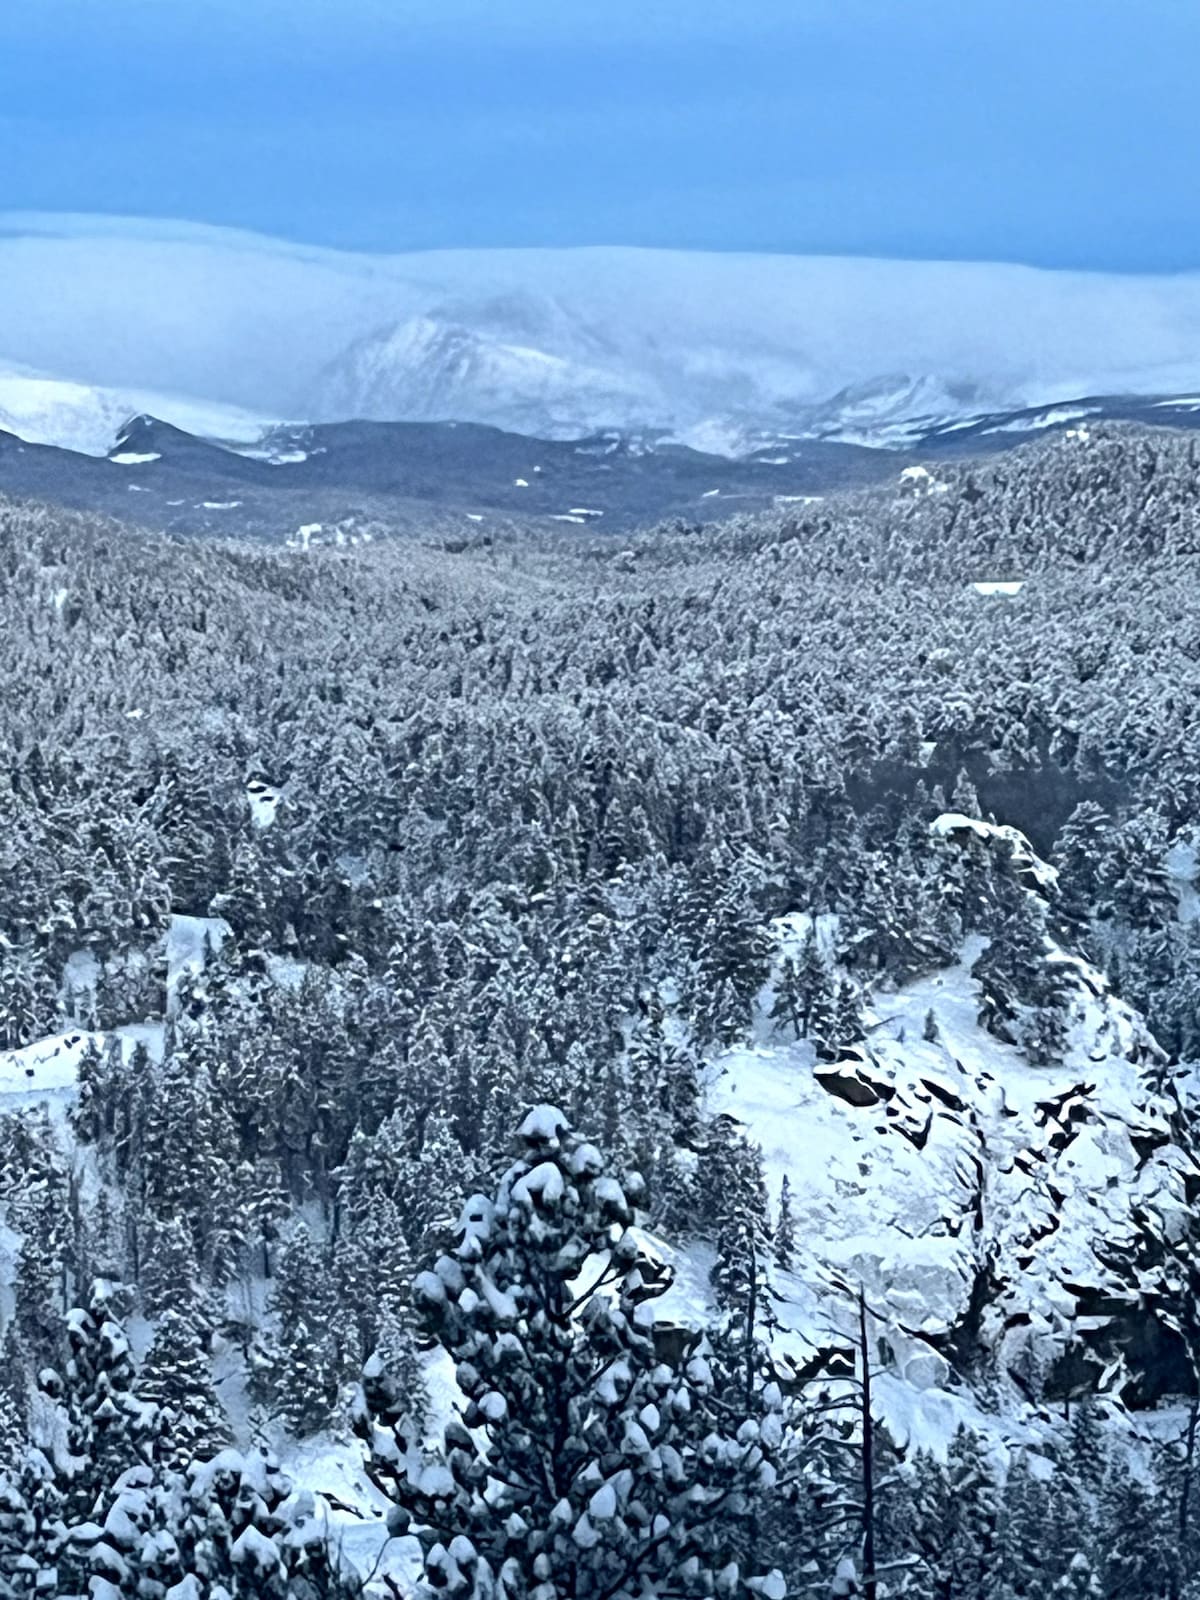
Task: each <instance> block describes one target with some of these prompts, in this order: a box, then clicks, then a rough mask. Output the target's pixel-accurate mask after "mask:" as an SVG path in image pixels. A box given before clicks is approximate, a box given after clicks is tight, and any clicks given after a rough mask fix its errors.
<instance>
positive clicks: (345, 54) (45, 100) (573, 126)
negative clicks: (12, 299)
mask: <svg viewBox="0 0 1200 1600" xmlns="http://www.w3.org/2000/svg"><path fill="white" fill-rule="evenodd" d="M1198 63H1200V6H1198V5H1196V4H1195V3H1194V0H741V3H738V4H734V3H732V0H691V3H690V4H683V3H681V0H636V3H634V0H604V3H603V4H598V3H595V0H486V3H485V0H286V3H285V0H104V3H100V0H26V3H17V0H10V3H8V4H6V5H4V6H3V7H2V8H0V211H2V210H55V211H61V210H70V211H105V212H112V213H129V214H135V215H143V216H172V217H183V218H187V219H190V220H197V221H204V222H215V223H227V224H233V225H237V226H242V227H251V228H257V229H260V230H262V231H264V232H269V233H278V234H281V235H284V236H286V237H290V238H293V239H300V240H306V241H311V242H314V243H321V244H333V245H342V246H348V247H358V248H366V249H410V248H423V247H429V246H442V245H526V244H529V245H541V244H584V243H604V244H610V243H620V244H644V245H673V246H682V247H700V248H710V249H748V250H776V251H816V252H827V253H828V252H852V253H858V254H872V255H908V256H944V257H973V258H998V259H1007V260H1017V261H1028V262H1033V263H1036V264H1039V265H1065V266H1082V267H1099V268H1115V269H1121V270H1143V269H1145V270H1150V269H1154V270H1158V269H1166V270H1174V269H1178V268H1185V267H1196V266H1200V205H1198V203H1197V170H1198V164H1197V156H1198V155H1200V110H1197V109H1195V103H1194V81H1193V80H1194V75H1195V72H1196V68H1197V64H1198Z"/></svg>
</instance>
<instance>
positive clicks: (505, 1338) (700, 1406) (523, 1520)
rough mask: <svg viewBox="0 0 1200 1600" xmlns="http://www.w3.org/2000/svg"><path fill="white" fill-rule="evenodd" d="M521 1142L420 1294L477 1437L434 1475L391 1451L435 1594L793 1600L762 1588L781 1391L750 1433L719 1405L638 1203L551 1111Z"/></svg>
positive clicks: (765, 1403) (450, 1446) (761, 1401)
mask: <svg viewBox="0 0 1200 1600" xmlns="http://www.w3.org/2000/svg"><path fill="white" fill-rule="evenodd" d="M520 1139H521V1142H522V1146H523V1154H522V1156H521V1158H520V1159H519V1160H518V1161H517V1162H516V1163H515V1164H514V1165H513V1166H512V1167H510V1168H509V1170H508V1172H507V1173H505V1175H504V1177H503V1179H502V1180H501V1182H500V1186H499V1188H498V1189H497V1191H496V1195H495V1198H494V1199H487V1198H485V1197H484V1196H482V1195H479V1196H476V1197H474V1198H473V1199H472V1200H470V1201H469V1202H468V1204H467V1206H466V1208H465V1210H464V1212H463V1216H462V1220H461V1224H460V1232H459V1238H458V1242H457V1244H456V1246H455V1248H454V1249H453V1251H452V1252H451V1253H449V1254H446V1255H443V1256H442V1257H440V1258H439V1260H438V1261H437V1263H436V1265H435V1267H434V1268H433V1270H431V1271H427V1272H424V1273H421V1274H420V1275H419V1276H418V1277H417V1279H416V1281H415V1283H414V1286H413V1293H414V1298H415V1300H416V1302H417V1304H418V1306H419V1307H420V1308H422V1309H423V1311H424V1312H425V1314H426V1316H427V1318H428V1321H429V1324H430V1326H431V1328H432V1330H433V1331H434V1333H435V1334H436V1336H437V1338H438V1340H439V1341H440V1342H441V1344H442V1345H443V1347H444V1348H445V1350H446V1351H447V1352H448V1354H449V1355H450V1357H451V1358H452V1360H453V1361H454V1364H455V1370H456V1375H457V1379H458V1383H459V1385H460V1387H461V1389H462V1391H463V1393H464V1394H465V1396H466V1399H467V1405H466V1409H465V1411H464V1413H463V1416H462V1421H461V1422H459V1421H454V1422H451V1423H450V1424H448V1426H447V1427H446V1430H445V1435H444V1440H443V1445H442V1449H441V1451H440V1452H439V1457H438V1458H437V1459H434V1460H430V1459H428V1458H426V1459H422V1458H421V1456H420V1454H419V1452H418V1451H417V1450H416V1448H415V1446H414V1442H413V1439H412V1437H411V1436H410V1437H407V1438H406V1437H404V1435H403V1433H399V1434H397V1432H396V1431H395V1430H393V1431H392V1433H391V1434H390V1435H388V1434H385V1431H384V1430H383V1429H382V1428H380V1429H377V1431H376V1435H375V1445H376V1451H375V1460H374V1466H375V1472H376V1476H377V1479H378V1481H380V1482H385V1483H387V1484H388V1485H389V1487H390V1490H391V1492H392V1494H393V1495H394V1497H395V1501H396V1506H395V1511H394V1513H393V1518H392V1524H393V1527H394V1529H395V1530H396V1531H401V1530H406V1529H409V1528H412V1529H413V1531H415V1532H416V1533H417V1535H418V1536H419V1538H420V1541H421V1545H422V1549H423V1553H424V1590H425V1592H426V1593H439V1594H447V1595H455V1596H458V1595H461V1596H470V1597H472V1600H491V1597H493V1596H495V1597H499V1596H505V1597H507V1596H512V1597H514V1600H515V1597H516V1596H518V1595H519V1596H522V1597H524V1596H529V1597H531V1600H554V1597H555V1596H556V1595H572V1596H574V1597H575V1600H588V1597H592V1600H626V1597H633V1596H638V1595H642V1594H645V1593H649V1592H657V1593H662V1594H666V1593H671V1594H675V1595H696V1596H707V1595H714V1594H716V1595H721V1596H728V1597H731V1600H732V1597H734V1596H737V1595H741V1594H745V1593H747V1592H748V1591H749V1592H763V1593H765V1594H767V1595H768V1596H771V1597H774V1600H778V1597H781V1596H782V1593H783V1585H782V1580H781V1579H780V1578H779V1576H778V1574H777V1573H771V1574H767V1575H765V1576H764V1575H760V1574H757V1573H756V1572H755V1571H754V1570H753V1565H752V1564H750V1566H749V1570H747V1557H751V1558H752V1551H753V1545H754V1541H755V1537H756V1528H757V1523H758V1519H759V1518H760V1516H761V1514H762V1512H763V1509H764V1506H765V1502H766V1499H767V1497H768V1496H769V1494H770V1491H771V1490H772V1488H773V1487H774V1485H775V1482H776V1476H777V1472H776V1464H775V1459H774V1457H775V1455H776V1453H777V1451H778V1449H779V1448H780V1444H781V1438H782V1424H781V1419H780V1405H781V1401H780V1397H779V1395H778V1392H777V1391H775V1390H773V1389H772V1390H770V1391H768V1392H767V1393H766V1394H764V1395H760V1396H758V1397H756V1404H757V1415H756V1416H754V1417H748V1416H747V1415H746V1414H745V1411H744V1410H743V1411H742V1412H741V1413H740V1414H738V1412H737V1411H736V1409H735V1408H733V1407H730V1406H729V1405H728V1404H727V1403H726V1402H725V1401H724V1400H723V1399H722V1398H721V1397H719V1396H718V1395H717V1394H716V1393H715V1392H714V1379H713V1375H712V1370H711V1368H710V1365H709V1363H708V1361H707V1360H706V1359H705V1357H704V1355H703V1354H702V1353H701V1352H700V1350H699V1349H698V1348H696V1347H694V1348H693V1350H692V1352H691V1353H690V1355H687V1356H685V1357H684V1358H683V1359H682V1361H681V1363H680V1364H678V1365H673V1364H670V1363H668V1362H666V1361H664V1360H662V1359H661V1358H660V1356H659V1355H658V1354H657V1352H656V1349H655V1341H654V1313H653V1309H652V1306H651V1304H650V1301H651V1300H652V1299H653V1298H654V1297H655V1296H656V1295H657V1294H660V1293H661V1292H662V1291H663V1289H664V1288H665V1287H666V1282H665V1280H664V1279H663V1278H662V1277H661V1275H656V1273H655V1271H654V1269H653V1268H652V1266H651V1264H650V1263H649V1261H648V1260H647V1259H646V1257H645V1256H643V1255H642V1253H641V1251H640V1249H639V1246H638V1242H637V1238H636V1236H635V1234H634V1233H633V1232H632V1231H631V1226H630V1225H631V1223H632V1211H631V1209H630V1204H629V1200H628V1198H627V1189H626V1188H624V1187H622V1185H621V1184H620V1183H619V1182H618V1181H617V1180H616V1179H615V1178H614V1177H612V1176H610V1175H609V1174H607V1173H606V1171H605V1167H604V1162H603V1159H602V1158H601V1156H600V1153H599V1151H598V1150H596V1149H595V1147H594V1146H592V1145H590V1144H586V1143H584V1142H582V1141H581V1140H579V1139H577V1138H575V1137H574V1136H573V1135H572V1134H571V1132H570V1130H569V1128H568V1126H567V1123H566V1119H565V1118H564V1117H563V1115H562V1113H561V1112H560V1111H558V1110H557V1109H556V1108H554V1107H552V1106H547V1105H542V1106H538V1107H537V1108H535V1110H533V1111H532V1112H530V1114H529V1115H528V1116H527V1117H526V1119H525V1121H524V1123H523V1124H522V1126H521V1131H520ZM627 1188H628V1190H629V1192H634V1193H636V1188H635V1186H634V1183H633V1182H632V1181H631V1182H630V1184H629V1185H627ZM410 1432H411V1430H410Z"/></svg>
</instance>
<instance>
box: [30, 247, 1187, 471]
mask: <svg viewBox="0 0 1200 1600" xmlns="http://www.w3.org/2000/svg"><path fill="white" fill-rule="evenodd" d="M0 276H2V278H3V282H4V284H5V296H4V300H3V304H0V358H2V359H3V363H4V364H5V365H6V366H7V367H8V369H9V370H10V371H15V370H20V369H27V370H28V371H31V372H34V373H42V374H46V373H49V374H55V375H58V376H59V377H60V378H61V379H63V380H66V379H70V380H71V381H72V382H73V383H79V384H84V385H88V386H91V387H96V388H98V389H101V390H104V391H114V392H115V393H117V394H125V393H129V392H132V393H138V392H142V393H144V392H145V391H152V392H154V393H167V394H174V395H177V396H191V397H197V398H198V399H202V400H203V401H204V403H205V406H206V407H207V406H208V405H209V404H212V405H215V406H217V407H220V408H224V407H230V406H232V407H235V408H238V409H239V410H241V411H243V412H249V413H252V414H257V415H266V416H272V417H292V418H304V419H308V420H338V419H348V418H352V417H369V418H376V419H380V420H404V419H414V420H428V419H434V418H458V419H463V420H475V421H480V422H488V423H492V424H494V425H497V426H500V427H506V428H510V429H513V430H515V431H524V432H534V433H540V434H549V435H559V436H561V435H563V434H564V433H570V432H572V431H578V432H584V431H590V430H595V429H597V428H604V427H617V428H643V427H656V428H663V429H669V430H674V431H675V432H676V433H677V434H678V435H679V436H680V437H682V438H684V439H687V440H689V441H691V440H701V441H703V443H704V445H705V447H706V448H710V449H711V448H713V446H714V443H715V442H719V441H723V442H724V447H725V448H727V449H736V448H738V447H741V446H744V445H745V443H746V442H747V441H751V440H753V441H755V442H762V440H764V439H766V438H772V437H778V436H780V435H792V436H800V437H819V438H825V439H838V438H846V439H852V440H854V441H856V442H859V441H870V442H874V443H894V442H897V440H901V439H904V438H907V437H909V436H911V433H912V431H913V424H914V422H917V423H919V425H920V426H921V427H923V428H928V427H929V426H932V425H942V426H945V425H951V424H953V423H954V422H956V421H960V420H963V419H966V418H970V417H973V416H976V415H978V414H980V413H985V412H1001V411H1005V410H1012V409H1015V408H1020V407H1027V406H1041V405H1047V404H1050V403H1051V402H1054V401H1061V400H1068V399H1076V398H1078V397H1079V396H1081V395H1096V394H1110V395H1113V394H1145V393H1156V394H1170V393H1179V392H1186V391H1188V390H1191V389H1193V388H1197V387H1200V277H1197V276H1195V275H1191V276H1175V277H1159V278H1151V277H1140V278H1135V277H1115V276H1103V275H1099V274H1087V273H1068V272H1045V271H1037V270H1034V269H1031V268H1026V267H1019V266H1008V265H996V264H988V263H966V262H921V261H872V260H862V259H835V258H818V257H814V258H809V257H785V256H761V255H759V256H756V255H739V254H705V253H700V252H679V251H661V250H634V249H618V248H596V249H576V250H475V251H430V252H423V253H413V254H408V255H393V256H368V255H355V254H351V253H347V252H338V251H332V250H324V249H313V248H308V247H303V246H298V245H292V244H286V243H282V242H279V241H275V240H270V239H265V238H261V237H258V236H255V235H252V234H246V233H239V232H234V231H232V230H225V229H217V228H207V227H199V226H192V225H184V224H170V223H158V222H131V221H126V220H121V219H111V218H94V217H56V216H50V217H45V216H11V215H10V216H8V217H6V218H0ZM0 406H4V408H5V410H6V411H7V412H8V421H9V423H10V424H12V425H13V426H14V428H15V431H18V432H20V431H21V424H22V407H21V406H20V405H15V404H14V403H13V402H12V400H11V398H10V399H9V401H8V402H7V404H6V403H5V402H4V400H3V399H2V398H0ZM25 407H26V409H29V408H32V409H35V410H36V406H35V405H34V402H33V401H32V400H28V399H27V400H26V402H25ZM136 409H143V410H152V411H155V412H156V414H158V415H163V414H164V413H163V408H162V407H161V406H157V407H156V406H152V405H151V406H147V405H139V406H138V407H136ZM44 411H45V408H44V406H43V408H42V412H41V413H39V414H40V415H43V416H44ZM178 419H179V412H178V410H177V411H176V412H175V413H174V414H173V415H170V416H169V417H168V420H171V421H177V420H178ZM26 426H27V427H29V426H36V424H34V425H30V424H28V423H26ZM64 426H65V427H67V428H68V429H69V428H70V427H72V426H75V424H74V423H73V422H72V421H71V419H70V417H68V418H67V419H66V422H65V423H64ZM221 426H222V427H225V426H227V424H226V423H224V422H222V423H221ZM28 436H30V437H32V436H33V433H32V432H31V433H29V434H28ZM47 436H48V437H49V438H50V441H51V442H56V443H65V442H68V437H63V436H62V435H61V434H59V433H57V432H55V431H54V427H51V428H50V429H49V433H48V434H47V432H46V431H45V430H44V431H43V433H42V434H41V435H40V437H47ZM69 437H71V438H74V439H75V441H76V442H78V438H79V434H78V431H76V432H75V433H74V434H73V435H69Z"/></svg>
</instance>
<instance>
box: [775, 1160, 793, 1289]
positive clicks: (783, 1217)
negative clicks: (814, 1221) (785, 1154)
mask: <svg viewBox="0 0 1200 1600" xmlns="http://www.w3.org/2000/svg"><path fill="white" fill-rule="evenodd" d="M774 1242H775V1259H776V1261H778V1263H779V1265H780V1266H781V1267H783V1268H784V1270H785V1271H790V1270H791V1267H792V1263H793V1261H794V1259H795V1255H796V1219H795V1217H793V1215H792V1186H791V1183H790V1182H789V1181H788V1176H787V1173H786V1172H785V1173H784V1175H783V1182H782V1183H781V1184H780V1186H779V1216H778V1218H777V1219H776V1222H775V1240H774Z"/></svg>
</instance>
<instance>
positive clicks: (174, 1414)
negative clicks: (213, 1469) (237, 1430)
mask: <svg viewBox="0 0 1200 1600" xmlns="http://www.w3.org/2000/svg"><path fill="white" fill-rule="evenodd" d="M140 1389H141V1393H142V1396H143V1398H144V1399H145V1400H147V1401H149V1402H150V1403H152V1404H153V1405H154V1406H155V1407H156V1417H155V1425H154V1432H155V1445H154V1451H155V1455H156V1456H157V1457H158V1459H159V1460H161V1461H166V1462H168V1463H173V1464H176V1465H178V1466H180V1467H184V1466H186V1465H187V1463H188V1462H190V1461H193V1460H206V1459H207V1458H208V1457H209V1456H213V1455H215V1454H216V1453H217V1451H218V1450H220V1449H222V1448H223V1447H224V1446H225V1445H226V1444H227V1443H228V1438H229V1429H228V1424H227V1422H226V1420H225V1416H224V1414H223V1412H222V1411H221V1408H220V1406H219V1405H218V1404H217V1397H216V1392H215V1390H214V1389H213V1383H212V1372H211V1367H210V1363H209V1356H208V1350H207V1341H206V1340H205V1339H204V1338H203V1337H202V1335H201V1334H200V1332H199V1331H198V1329H197V1327H196V1324H195V1322H194V1321H193V1320H192V1318H190V1317H188V1316H186V1315H184V1314H183V1313H181V1312H178V1311H164V1312H163V1313H162V1315H161V1316H160V1318H159V1322H158V1327H157V1328H156V1329H155V1332H154V1339H153V1342H152V1343H151V1345H150V1348H149V1350H148V1351H147V1352H146V1360H145V1362H144V1364H143V1366H142V1370H141V1373H140Z"/></svg>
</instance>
